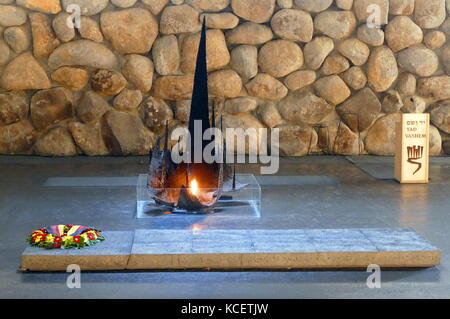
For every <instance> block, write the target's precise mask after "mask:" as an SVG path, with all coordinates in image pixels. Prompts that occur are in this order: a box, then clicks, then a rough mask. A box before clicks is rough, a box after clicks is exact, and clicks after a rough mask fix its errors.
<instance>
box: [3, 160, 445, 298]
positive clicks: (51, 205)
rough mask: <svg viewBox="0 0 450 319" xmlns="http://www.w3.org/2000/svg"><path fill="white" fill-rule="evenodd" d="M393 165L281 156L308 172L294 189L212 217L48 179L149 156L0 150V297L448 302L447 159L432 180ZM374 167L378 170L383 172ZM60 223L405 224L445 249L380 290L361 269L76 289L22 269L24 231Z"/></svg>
mask: <svg viewBox="0 0 450 319" xmlns="http://www.w3.org/2000/svg"><path fill="white" fill-rule="evenodd" d="M392 161H393V159H392V158H384V157H368V156H367V157H361V158H359V159H358V160H355V159H354V158H353V159H352V158H349V159H347V158H345V157H328V156H327V157H307V158H284V159H282V162H281V168H280V171H279V173H278V175H280V176H294V175H295V176H315V177H308V178H306V180H307V181H309V182H305V183H303V182H302V183H299V184H298V185H296V184H295V183H285V182H282V183H277V182H276V181H273V180H272V182H270V183H264V185H263V186H262V217H261V218H260V219H255V218H223V217H220V216H218V215H210V216H207V217H205V216H203V217H202V216H189V217H185V216H174V215H171V216H167V217H168V218H164V216H162V217H158V218H151V219H136V218H134V217H135V210H136V206H135V205H136V202H135V200H136V190H135V188H134V187H131V186H126V185H124V186H120V185H111V187H105V186H104V185H103V187H90V188H75V187H45V186H44V183H45V182H46V181H47V178H50V177H76V176H77V177H105V176H108V177H133V176H137V175H138V174H140V173H145V171H146V166H147V159H146V158H138V157H131V158H87V157H80V158H69V159H48V158H37V157H8V156H0V217H1V223H0V239H1V241H0V256H1V259H0V297H2V298H6V297H9V298H48V297H56V298H95V297H104V298H321V297H323V298H361V297H362V298H364V297H367V298H421V297H425V298H440V297H445V298H449V297H450V269H449V268H450V239H449V238H450V231H449V228H450V227H449V226H450V196H449V195H450V158H435V159H433V160H432V164H431V168H430V175H431V179H432V182H431V183H430V184H429V185H399V184H398V183H396V182H395V181H393V180H390V179H387V178H386V177H385V176H386V175H387V174H389V171H387V173H386V170H389V169H390V167H392ZM365 164H369V166H367V165H366V166H364V165H365ZM368 167H369V168H368ZM238 171H239V172H240V173H254V174H258V173H259V167H258V166H257V165H245V166H239V167H238ZM378 171H383V172H382V174H381V175H382V177H378V178H379V179H377V176H378V175H377V172H378ZM318 176H319V177H318ZM320 177H322V178H320ZM329 181H336V182H329ZM58 223H74V224H84V225H93V226H96V227H98V228H100V229H103V230H134V229H139V228H148V229H224V230H226V229H293V228H296V229H297V228H305V229H310V228H325V229H332V228H389V227H402V228H405V227H406V228H408V227H411V228H414V229H415V230H416V231H417V232H419V233H420V234H422V235H423V236H424V237H425V238H427V239H428V240H429V241H430V242H431V243H432V244H433V245H435V246H437V247H439V248H440V249H441V250H442V264H441V265H440V266H438V267H435V268H431V269H414V270H395V271H393V270H391V271H383V272H382V274H381V279H382V288H381V289H369V288H367V285H366V279H367V277H368V275H369V274H368V273H366V272H365V271H363V270H361V271H277V272H265V271H258V272H129V273H123V272H117V273H102V272H93V273H83V274H82V276H81V281H82V288H81V289H68V288H67V286H66V279H67V275H68V274H66V273H19V272H17V269H18V266H19V262H20V254H21V252H22V251H23V249H24V248H25V243H24V238H25V236H26V235H27V234H28V233H29V232H30V231H31V230H33V229H36V228H38V227H40V226H45V225H50V224H58Z"/></svg>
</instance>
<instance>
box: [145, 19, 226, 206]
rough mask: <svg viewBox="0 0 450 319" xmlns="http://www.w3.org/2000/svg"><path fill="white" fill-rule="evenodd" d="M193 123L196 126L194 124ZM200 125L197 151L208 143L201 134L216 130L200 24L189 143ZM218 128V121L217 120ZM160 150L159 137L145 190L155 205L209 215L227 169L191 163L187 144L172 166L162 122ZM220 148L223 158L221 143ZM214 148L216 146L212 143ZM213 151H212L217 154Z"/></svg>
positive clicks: (191, 145) (191, 152)
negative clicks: (183, 158)
mask: <svg viewBox="0 0 450 319" xmlns="http://www.w3.org/2000/svg"><path fill="white" fill-rule="evenodd" d="M196 122H197V123H196ZM199 123H201V125H202V130H201V134H202V138H201V140H202V145H201V151H202V155H203V150H204V149H205V147H206V146H207V145H208V144H209V143H211V142H212V141H205V140H204V139H203V134H204V133H205V132H206V130H208V129H210V128H212V127H216V110H215V107H213V110H212V120H211V122H210V113H209V100H208V73H207V62H206V26H205V21H203V27H202V31H201V37H200V44H199V49H198V56H197V65H196V71H195V78H194V88H193V93H192V105H191V113H190V117H189V125H188V132H189V134H190V137H191V141H195V140H196V138H195V134H196V132H195V129H194V128H195V124H197V125H198V124H199ZM221 127H222V121H221ZM163 138H164V147H163V149H161V139H162V138H160V139H159V140H158V141H157V143H156V146H155V148H154V149H153V151H152V153H151V157H150V172H149V178H148V190H149V192H150V194H151V195H152V197H153V198H154V200H155V202H156V203H157V204H160V205H164V206H167V207H170V208H173V210H174V211H180V210H181V211H187V212H200V213H205V212H211V211H213V210H214V206H215V204H216V203H217V201H218V200H219V199H220V197H221V196H222V193H223V184H224V179H225V180H228V179H229V178H230V177H231V176H229V175H230V174H229V171H230V170H229V168H228V165H227V164H226V163H225V161H224V162H223V163H206V162H205V161H204V160H203V156H202V159H201V161H197V162H195V156H194V155H195V149H194V147H195V145H194V143H193V142H192V143H188V146H187V147H186V148H185V150H184V151H185V152H187V156H186V157H187V158H188V159H189V161H188V162H187V163H181V164H176V163H174V162H173V160H172V156H171V150H170V149H169V143H168V140H169V124H168V123H166V130H165V135H164V137H163ZM218 144H219V145H223V146H222V149H223V151H222V152H223V153H224V159H225V158H226V157H225V149H226V146H225V142H224V141H223V139H222V141H221V143H218ZM216 145H217V144H216ZM218 151H219V150H218V149H214V152H218Z"/></svg>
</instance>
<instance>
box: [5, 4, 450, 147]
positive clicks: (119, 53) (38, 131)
mask: <svg viewBox="0 0 450 319" xmlns="http://www.w3.org/2000/svg"><path fill="white" fill-rule="evenodd" d="M72 3H73V4H77V5H79V6H80V7H81V13H82V17H81V19H80V23H81V24H80V27H79V28H76V29H73V28H69V27H68V26H67V23H66V21H67V17H68V16H69V13H67V12H66V9H67V6H68V5H69V4H72ZM370 4H377V5H378V6H379V7H380V9H381V11H380V13H381V16H380V23H381V24H382V27H381V28H371V27H370V25H368V24H367V23H366V20H367V19H368V17H369V15H370V14H369V13H367V8H368V6H369V5H370ZM448 12H450V1H447V3H446V1H445V0H390V1H389V0H354V1H352V0H335V1H333V0H278V1H276V0H171V1H170V2H169V0H110V1H109V0H62V1H60V0H0V153H1V154H37V155H43V156H72V155H76V154H86V155H107V154H114V155H131V154H133V155H134V154H146V153H147V152H148V151H149V149H151V147H152V145H153V143H154V140H155V137H156V136H158V135H159V134H161V132H162V130H163V129H164V123H165V121H166V120H170V123H171V124H170V126H171V127H172V128H173V127H177V126H180V125H185V123H186V121H187V115H188V113H189V112H188V111H189V101H188V99H189V98H190V94H191V91H192V84H193V76H192V75H193V72H194V68H195V57H196V52H197V46H198V39H199V33H198V32H199V30H200V28H201V25H200V22H199V21H200V20H201V17H202V16H203V15H206V16H207V26H208V28H209V30H208V31H207V36H208V67H209V72H210V74H209V87H210V94H211V100H212V104H214V105H216V106H217V107H218V108H219V109H220V113H222V114H223V116H224V122H225V125H226V126H228V127H243V128H248V127H268V128H273V127H278V128H280V136H281V141H280V147H281V151H282V153H283V155H293V156H301V155H305V154H307V153H308V149H310V151H312V152H323V153H328V154H329V153H337V154H361V153H370V154H377V155H388V154H392V153H393V151H394V127H395V123H396V122H397V121H398V120H399V118H400V114H401V113H402V112H418V113H422V112H430V113H431V118H432V123H433V126H432V130H431V133H432V134H431V135H432V136H431V144H432V145H431V146H432V153H433V154H443V153H445V152H446V153H447V154H449V153H450V138H449V136H450V135H449V134H450V76H448V75H450V44H447V43H446V42H447V36H448V35H450V19H447V13H448ZM449 17H450V16H449ZM310 146H311V147H310Z"/></svg>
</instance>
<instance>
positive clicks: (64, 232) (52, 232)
mask: <svg viewBox="0 0 450 319" xmlns="http://www.w3.org/2000/svg"><path fill="white" fill-rule="evenodd" d="M104 240H105V238H104V237H103V236H102V233H101V231H99V230H96V229H94V228H89V227H86V226H74V225H53V226H50V227H43V228H40V229H38V230H35V231H34V232H33V233H31V235H30V236H28V238H27V242H28V243H30V244H31V245H32V246H38V247H42V248H47V249H53V248H61V249H68V248H77V249H79V248H83V247H85V246H92V245H95V244H97V243H99V242H101V241H104Z"/></svg>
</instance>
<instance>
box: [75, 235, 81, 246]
mask: <svg viewBox="0 0 450 319" xmlns="http://www.w3.org/2000/svg"><path fill="white" fill-rule="evenodd" d="M73 241H74V242H75V243H77V244H78V243H80V241H81V239H80V236H74V237H73Z"/></svg>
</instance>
